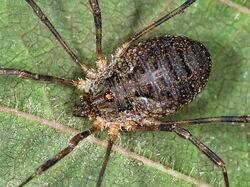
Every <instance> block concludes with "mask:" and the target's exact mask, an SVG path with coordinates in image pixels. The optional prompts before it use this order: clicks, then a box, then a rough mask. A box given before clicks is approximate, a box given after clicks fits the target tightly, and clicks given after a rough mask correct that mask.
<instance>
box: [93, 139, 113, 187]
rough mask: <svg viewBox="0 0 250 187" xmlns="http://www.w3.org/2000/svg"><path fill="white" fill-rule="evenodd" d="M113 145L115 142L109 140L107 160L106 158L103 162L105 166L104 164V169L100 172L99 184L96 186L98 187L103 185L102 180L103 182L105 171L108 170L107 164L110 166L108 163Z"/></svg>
mask: <svg viewBox="0 0 250 187" xmlns="http://www.w3.org/2000/svg"><path fill="white" fill-rule="evenodd" d="M112 145H113V140H111V139H109V142H108V147H107V150H106V154H105V158H104V161H103V164H102V169H101V171H100V174H99V178H98V182H97V184H96V186H97V187H100V186H101V183H102V180H103V175H104V173H105V170H106V167H107V164H108V161H109V156H110V152H111V149H112Z"/></svg>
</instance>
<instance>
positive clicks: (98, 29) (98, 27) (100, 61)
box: [89, 0, 108, 71]
mask: <svg viewBox="0 0 250 187" xmlns="http://www.w3.org/2000/svg"><path fill="white" fill-rule="evenodd" d="M89 3H90V6H91V8H92V11H93V16H94V21H95V33H96V52H97V61H96V65H97V69H98V70H99V71H102V69H103V68H105V67H107V66H108V63H107V60H106V58H105V57H103V56H102V17H101V9H100V7H99V4H98V0H89Z"/></svg>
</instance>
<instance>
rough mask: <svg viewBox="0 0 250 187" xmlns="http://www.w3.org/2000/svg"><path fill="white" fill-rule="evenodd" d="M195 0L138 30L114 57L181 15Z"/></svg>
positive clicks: (188, 0) (189, 0)
mask: <svg viewBox="0 0 250 187" xmlns="http://www.w3.org/2000/svg"><path fill="white" fill-rule="evenodd" d="M195 1H196V0H187V1H186V2H185V3H183V4H182V5H181V6H179V7H178V8H176V9H175V10H173V11H172V12H170V13H168V14H167V15H165V16H163V17H162V18H160V19H158V20H157V21H155V22H154V23H152V24H150V25H148V26H147V27H146V28H144V29H142V30H140V31H139V32H137V33H136V34H135V35H134V36H133V37H132V38H131V39H130V41H128V42H126V43H125V44H123V45H122V46H121V47H120V48H118V49H117V51H116V53H115V55H114V56H115V57H116V58H118V57H121V56H122V55H123V54H124V53H125V52H126V51H127V49H128V48H129V47H130V46H131V45H132V44H133V43H134V42H135V41H136V40H137V39H139V38H140V37H141V36H143V35H145V34H146V33H148V32H149V31H150V30H152V29H154V28H155V27H157V26H159V25H160V24H162V23H164V22H165V21H167V20H169V19H170V18H172V17H174V16H175V15H177V14H181V13H183V11H184V10H185V9H186V8H187V7H189V6H190V5H191V4H193V3H194V2H195Z"/></svg>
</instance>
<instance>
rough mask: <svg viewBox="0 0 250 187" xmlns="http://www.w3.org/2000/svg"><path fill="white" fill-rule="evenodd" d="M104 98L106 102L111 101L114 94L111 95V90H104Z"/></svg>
mask: <svg viewBox="0 0 250 187" xmlns="http://www.w3.org/2000/svg"><path fill="white" fill-rule="evenodd" d="M104 99H105V101H107V102H112V101H113V100H114V95H113V93H112V92H109V91H108V92H105V94H104Z"/></svg>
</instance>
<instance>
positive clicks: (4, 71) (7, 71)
mask: <svg viewBox="0 0 250 187" xmlns="http://www.w3.org/2000/svg"><path fill="white" fill-rule="evenodd" d="M0 75H18V77H20V78H23V79H31V80H36V81H51V82H59V83H63V84H67V85H70V86H75V84H76V83H75V81H73V80H66V79H64V78H59V77H54V76H49V75H41V74H36V73H31V72H29V71H26V70H21V69H14V68H0Z"/></svg>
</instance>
